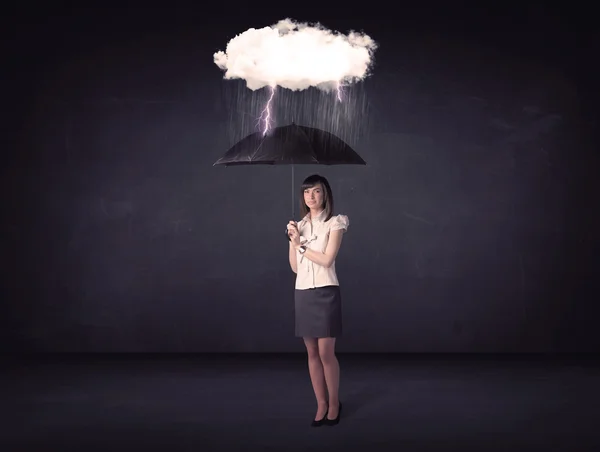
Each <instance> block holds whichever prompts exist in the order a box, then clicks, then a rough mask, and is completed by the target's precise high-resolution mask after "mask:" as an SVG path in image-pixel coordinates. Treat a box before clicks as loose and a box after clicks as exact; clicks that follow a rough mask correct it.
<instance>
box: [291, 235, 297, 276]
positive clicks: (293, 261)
mask: <svg viewBox="0 0 600 452" xmlns="http://www.w3.org/2000/svg"><path fill="white" fill-rule="evenodd" d="M290 267H291V268H292V271H293V272H294V273H298V257H297V256H296V248H294V244H293V243H292V242H290Z"/></svg>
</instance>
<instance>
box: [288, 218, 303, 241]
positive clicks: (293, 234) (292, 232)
mask: <svg viewBox="0 0 600 452" xmlns="http://www.w3.org/2000/svg"><path fill="white" fill-rule="evenodd" d="M287 229H288V235H289V236H290V241H291V243H292V246H294V247H298V246H300V233H299V232H298V226H297V225H296V222H295V221H290V222H289V223H288V225H287Z"/></svg>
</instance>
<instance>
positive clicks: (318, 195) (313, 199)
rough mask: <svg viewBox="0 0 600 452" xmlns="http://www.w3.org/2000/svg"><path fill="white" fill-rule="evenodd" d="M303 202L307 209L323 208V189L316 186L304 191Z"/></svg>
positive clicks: (318, 185)
mask: <svg viewBox="0 0 600 452" xmlns="http://www.w3.org/2000/svg"><path fill="white" fill-rule="evenodd" d="M304 202H305V203H306V205H307V206H308V208H309V209H317V210H319V209H321V208H322V207H323V187H322V186H321V184H316V185H315V186H314V187H311V188H307V189H306V190H304Z"/></svg>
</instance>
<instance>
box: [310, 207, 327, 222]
mask: <svg viewBox="0 0 600 452" xmlns="http://www.w3.org/2000/svg"><path fill="white" fill-rule="evenodd" d="M324 210H325V209H319V210H313V209H310V219H311V220H312V219H313V218H317V217H318V216H319V215H321V214H322V213H323V211H324Z"/></svg>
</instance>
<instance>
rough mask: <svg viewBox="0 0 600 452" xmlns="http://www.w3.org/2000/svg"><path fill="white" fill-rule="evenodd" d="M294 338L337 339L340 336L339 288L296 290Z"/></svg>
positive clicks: (340, 306) (340, 297)
mask: <svg viewBox="0 0 600 452" xmlns="http://www.w3.org/2000/svg"><path fill="white" fill-rule="evenodd" d="M294 304H295V313H296V337H314V338H319V337H338V336H341V334H342V296H341V294H340V287H339V286H325V287H316V288H314V289H303V290H299V289H296V290H295V293H294Z"/></svg>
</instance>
